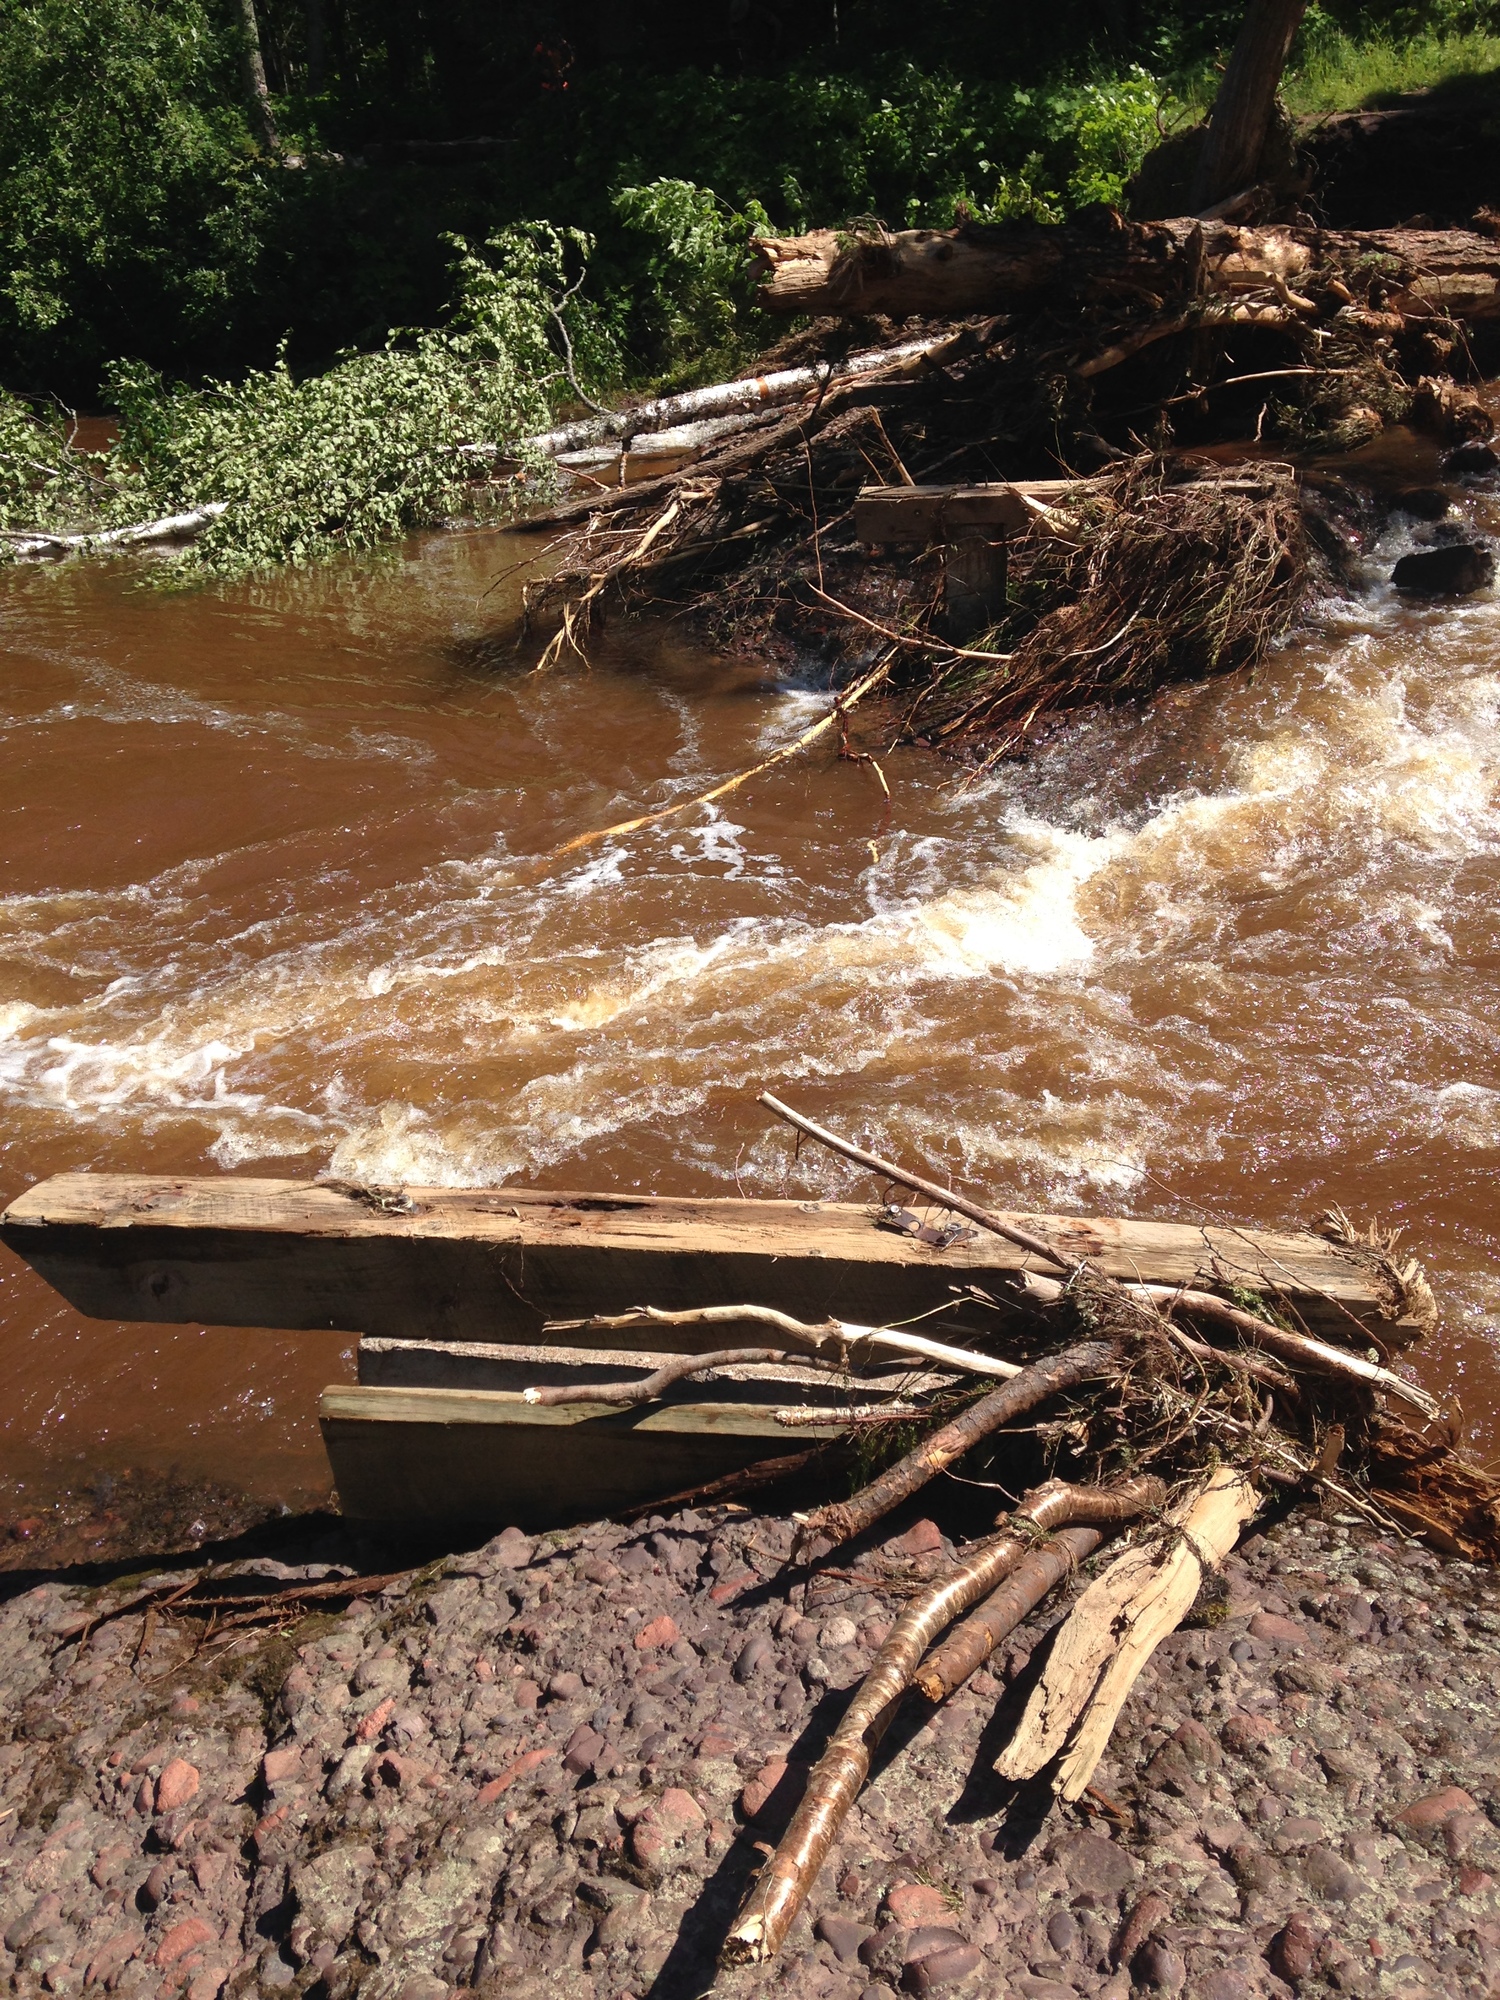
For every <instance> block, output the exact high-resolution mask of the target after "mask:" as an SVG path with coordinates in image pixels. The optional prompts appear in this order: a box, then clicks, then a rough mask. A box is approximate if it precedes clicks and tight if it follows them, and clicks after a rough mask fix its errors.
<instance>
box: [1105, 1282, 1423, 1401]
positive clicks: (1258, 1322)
mask: <svg viewBox="0 0 1500 2000" xmlns="http://www.w3.org/2000/svg"><path fill="white" fill-rule="evenodd" d="M1125 1289H1126V1290H1127V1291H1129V1292H1134V1293H1136V1294H1137V1295H1138V1296H1140V1297H1144V1298H1148V1299H1150V1300H1151V1302H1152V1304H1153V1305H1158V1306H1160V1307H1161V1308H1162V1310H1163V1311H1164V1312H1169V1311H1171V1310H1172V1309H1173V1308H1174V1307H1176V1308H1178V1309H1180V1310H1181V1311H1183V1312H1187V1313H1196V1314H1197V1315H1198V1317H1199V1318H1200V1319H1211V1320H1215V1321H1217V1322H1218V1323H1219V1324H1220V1325H1221V1326H1232V1327H1233V1328H1234V1329H1235V1331H1236V1332H1237V1333H1238V1334H1239V1335H1240V1336H1241V1338H1242V1339H1245V1340H1253V1341H1254V1342H1255V1343H1256V1345H1257V1346H1259V1347H1263V1348H1265V1349H1266V1351H1267V1352H1268V1353H1270V1354H1275V1355H1278V1356H1279V1357H1280V1359H1281V1360H1283V1361H1288V1362H1292V1363H1297V1362H1300V1363H1301V1364H1302V1366H1303V1367H1304V1368H1315V1369H1317V1370H1318V1372H1319V1373H1320V1374H1323V1375H1348V1376H1352V1377H1353V1378H1354V1379H1355V1380H1356V1381H1358V1382H1363V1383H1365V1384H1366V1385H1367V1386H1368V1387H1369V1388H1371V1389H1383V1390H1384V1391H1385V1393H1386V1394H1387V1395H1388V1396H1399V1397H1400V1399H1401V1400H1402V1402H1405V1403H1410V1404H1411V1405H1412V1407H1413V1409H1417V1410H1420V1411H1421V1412H1422V1414H1423V1415H1424V1416H1426V1417H1440V1416H1441V1415H1442V1414H1443V1410H1442V1405H1441V1404H1440V1403H1439V1402H1438V1400H1437V1398H1436V1397H1435V1396H1429V1395H1428V1393H1427V1391H1426V1390H1425V1389H1419V1388H1418V1387H1417V1385H1416V1383H1415V1382H1408V1381H1406V1380H1404V1379H1403V1378H1402V1377H1401V1376H1400V1375H1397V1374H1395V1373H1394V1372H1393V1371H1392V1370H1391V1369H1389V1368H1382V1367H1380V1366H1379V1364H1378V1363H1376V1362H1374V1361H1366V1359H1365V1358H1364V1356H1363V1355H1362V1354H1350V1353H1348V1352H1347V1351H1346V1350H1345V1349H1344V1348H1342V1347H1331V1346H1329V1344H1328V1342H1327V1341H1325V1340H1314V1339H1313V1337H1312V1335H1311V1334H1308V1333H1292V1332H1289V1331H1288V1329H1287V1328H1286V1327H1283V1326H1271V1325H1270V1324H1269V1323H1268V1322H1267V1321H1265V1320H1263V1319H1257V1318H1256V1317H1255V1315H1254V1313H1247V1312H1243V1311H1242V1310H1241V1309H1240V1307H1239V1306H1232V1305H1231V1304H1230V1303H1229V1301H1228V1300H1227V1299H1221V1298H1218V1297H1216V1296H1215V1294H1214V1293H1212V1292H1190V1291H1179V1290H1178V1289H1177V1288H1176V1287H1175V1286H1173V1285H1127V1286H1126V1287H1125Z"/></svg>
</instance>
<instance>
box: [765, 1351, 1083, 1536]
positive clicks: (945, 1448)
mask: <svg viewBox="0 0 1500 2000" xmlns="http://www.w3.org/2000/svg"><path fill="white" fill-rule="evenodd" d="M1119 1366H1120V1349H1119V1347H1118V1345H1117V1344H1116V1343H1115V1342H1114V1341H1111V1340H1086V1341H1080V1342H1079V1343H1078V1345H1077V1346H1074V1347H1065V1348H1063V1349H1062V1350H1061V1352H1060V1353H1057V1354H1049V1355H1046V1356H1044V1357H1043V1359H1042V1360H1040V1361H1034V1362H1033V1363H1032V1364H1031V1366H1030V1367H1029V1368H1025V1369H1022V1371H1021V1373H1020V1374H1019V1375H1017V1376H1015V1377H1014V1379H1013V1380H1011V1381H1009V1382H1007V1383H1006V1384H1005V1385H1004V1387H1003V1388H1000V1389H996V1390H995V1391H994V1392H993V1393H992V1394H991V1395H988V1396H983V1397H981V1398H980V1400H979V1401H978V1402H977V1403H971V1404H970V1406H969V1408H968V1409H967V1410H965V1411H964V1412H963V1414H962V1416H958V1417H955V1418H954V1419H953V1421H952V1423H950V1424H944V1425H943V1427H942V1429H941V1430H936V1431H934V1432H933V1433H932V1434H931V1436H930V1437H926V1438H924V1439H923V1440H922V1442H921V1443H920V1444H919V1445H918V1446H917V1448H916V1450H915V1451H910V1452H908V1453H907V1455H906V1457H905V1458H902V1459H898V1460H897V1461H896V1463H895V1464H894V1465H892V1466H889V1467H888V1468H887V1469H886V1471H884V1472H882V1473H881V1475H880V1477H879V1478H878V1479H874V1480H872V1481H871V1482H870V1484H869V1485H868V1486H865V1487H862V1488H861V1490H860V1491H859V1492H858V1493H856V1494H855V1495H854V1496H853V1498H852V1499H849V1500H836V1501H833V1502H832V1503H831V1504H830V1505H828V1506H826V1507H820V1508H818V1510H817V1511H816V1513H812V1514H809V1515H808V1516H807V1517H806V1519H805V1520H804V1521H803V1522H802V1523H801V1526H800V1528H799V1531H798V1536H797V1540H798V1543H799V1544H800V1545H801V1546H802V1547H806V1546H807V1545H808V1544H809V1543H810V1542H812V1541H814V1540H816V1539H817V1538H818V1537H820V1536H822V1537H824V1538H826V1539H827V1540H828V1541H829V1542H830V1543H832V1544H833V1545H835V1546H837V1544H838V1543H840V1542H847V1541H850V1540H852V1538H853V1537H854V1536H855V1535H860V1534H863V1533H864V1531H865V1529H866V1528H870V1527H873V1526H874V1524H875V1523H876V1522H877V1521H879V1520H880V1519H882V1518H883V1516H885V1515H886V1514H889V1513H890V1511H891V1509H892V1508H893V1507H899V1506H900V1504H901V1502H902V1501H903V1500H909V1499H910V1498H911V1496H912V1494H913V1493H918V1492H920V1491H921V1489H922V1488H923V1487H924V1486H925V1485H926V1484H927V1483H928V1481H929V1480H932V1479H936V1477H937V1476H938V1474H939V1473H940V1472H945V1471H946V1470H947V1469H948V1467H949V1466H950V1465H952V1464H954V1463H955V1462H956V1461H957V1460H958V1459H960V1458H962V1457H963V1455H964V1453H965V1452H966V1451H970V1450H972V1448H973V1447H974V1446H975V1445H976V1444H979V1443H980V1442H981V1441H982V1440H983V1439H984V1438H987V1437H988V1436H989V1435H990V1433H991V1432H992V1431H997V1430H999V1428H1000V1426H1001V1425H1002V1424H1007V1423H1009V1422H1010V1421H1011V1420H1012V1418H1014V1417H1020V1416H1024V1415H1025V1414H1026V1412H1027V1411H1028V1410H1034V1409H1035V1408H1036V1406H1037V1404H1038V1403H1043V1402H1045V1401H1046V1400H1047V1399H1048V1397H1050V1396H1056V1395H1058V1394H1060V1393H1061V1391H1063V1390H1064V1389H1071V1388H1073V1387H1075V1386H1076V1384H1078V1383H1079V1382H1089V1381H1093V1380H1094V1379H1096V1378H1097V1377H1099V1376H1102V1375H1114V1374H1117V1373H1118V1372H1119Z"/></svg>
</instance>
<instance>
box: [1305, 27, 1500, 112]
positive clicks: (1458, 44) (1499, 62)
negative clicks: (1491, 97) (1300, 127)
mask: <svg viewBox="0 0 1500 2000" xmlns="http://www.w3.org/2000/svg"><path fill="white" fill-rule="evenodd" d="M1418 11H1421V12H1422V13H1424V14H1425V15H1426V16H1427V19H1426V21H1425V22H1424V23H1422V24H1420V25H1418V24H1416V23H1411V24H1409V25H1405V26H1404V28H1403V26H1401V25H1398V24H1393V25H1392V26H1391V27H1388V28H1386V29H1385V30H1384V31H1383V32H1379V31H1376V32H1372V30H1371V26H1370V24H1368V23H1361V24H1360V27H1359V30H1358V31H1357V32H1353V33H1351V32H1350V29H1349V27H1347V26H1345V25H1344V24H1342V23H1341V22H1340V21H1339V20H1338V19H1336V18H1335V17H1334V16H1333V15H1331V14H1329V13H1327V12H1325V10H1324V9H1323V8H1321V7H1310V8H1309V9H1308V12H1307V19H1306V21H1305V23H1304V25H1303V30H1302V37H1301V41H1300V43H1299V46H1298V50H1297V54H1296V59H1295V62H1294V65H1293V67H1292V69H1291V71H1290V72H1289V74H1288V76H1287V81H1286V88H1285V90H1284V91H1283V96H1284V97H1285V99H1286V102H1287V105H1288V108H1289V109H1290V110H1292V111H1294V112H1303V113H1311V112H1326V111H1342V110H1345V109H1348V108H1350V107H1352V106H1355V105H1364V104H1379V103H1380V102H1382V101H1383V100H1386V99H1389V98H1393V97H1398V96H1400V95H1401V94H1402V93H1403V92H1405V91H1410V90H1429V89H1431V88H1432V87H1433V86H1434V85H1435V84H1450V85H1451V84H1453V83H1455V82H1457V81H1459V80H1460V79H1466V78H1475V77H1482V76H1485V75H1488V74H1492V73H1494V72H1496V71H1500V33H1497V32H1495V30H1496V29H1497V28H1500V19H1497V16H1500V8H1496V7H1476V6H1466V5H1456V4H1447V5H1438V6H1435V7H1431V8H1425V9H1421V10H1417V9H1405V10H1403V12H1405V13H1407V14H1414V13H1416V12H1418ZM1486 20H1487V22H1488V26H1486V25H1484V24H1485V22H1486Z"/></svg>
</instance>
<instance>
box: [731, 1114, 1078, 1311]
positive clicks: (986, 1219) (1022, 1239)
mask: <svg viewBox="0 0 1500 2000" xmlns="http://www.w3.org/2000/svg"><path fill="white" fill-rule="evenodd" d="M759 1101H760V1102H761V1103H762V1104H763V1105H764V1106H765V1107H766V1109H767V1111H774V1112H775V1114H776V1116H777V1117H778V1118H784V1119H785V1120H786V1122H787V1124H788V1125H794V1126H795V1127H796V1129H797V1130H798V1131H799V1132H805V1133H806V1134H807V1136H808V1138H809V1139H816V1140H817V1142H818V1144H819V1145H820V1146H827V1147H828V1148H829V1150H830V1151H831V1152H835V1153H841V1154H842V1155H843V1157H844V1158H845V1159H846V1160H852V1161H853V1162H854V1164H855V1166H857V1167H865V1168H867V1169H868V1170H869V1171H870V1172H871V1173H872V1174H879V1176H880V1178H881V1179H882V1180H887V1181H894V1182H895V1183H896V1185H897V1186H898V1187H905V1188H910V1189H911V1191H912V1193H913V1194H920V1195H925V1196H926V1197H927V1199H928V1200H929V1201H934V1202H936V1203H937V1204H938V1205H939V1207H941V1208H951V1209H952V1210H953V1212H954V1214H955V1215H966V1216H967V1217H968V1218H969V1220H970V1222H977V1223H978V1224H979V1226H980V1228H981V1229H989V1230H993V1232H994V1233H995V1235H996V1236H1003V1237H1004V1238H1005V1240H1006V1242H1007V1243H1014V1244H1015V1245H1016V1247H1017V1249H1020V1250H1029V1251H1030V1252H1031V1254H1032V1256H1033V1257H1045V1258H1046V1260H1047V1262H1048V1263H1049V1264H1055V1265H1056V1266H1057V1268H1058V1270H1059V1271H1069V1272H1071V1271H1072V1270H1073V1268H1074V1266H1073V1264H1072V1263H1071V1262H1070V1261H1069V1260H1068V1259H1067V1258H1066V1257H1065V1256H1064V1255H1063V1254H1062V1252H1061V1251H1060V1250H1054V1249H1053V1247H1052V1245H1051V1244H1050V1243H1048V1242H1047V1241H1046V1239H1045V1238H1044V1237H1041V1236H1034V1235H1033V1234H1032V1233H1031V1231H1030V1230H1029V1229H1023V1228H1022V1227H1021V1225H1020V1224H1019V1223H1018V1222H1010V1221H1007V1220H1006V1218H1005V1217H1004V1216H1000V1215H996V1214H994V1213H993V1212H992V1211H991V1210H990V1209H987V1208H981V1207H980V1206H979V1203H978V1202H977V1201H970V1200H969V1199H968V1197H967V1195H961V1194H955V1193H954V1192H953V1190H952V1189H951V1188H945V1187H939V1186H938V1184H937V1182H936V1181H927V1180H923V1179H922V1177H921V1175H920V1174H909V1173H908V1172H907V1171H906V1169H905V1167H896V1166H892V1164H891V1162H890V1161H889V1160H882V1159H881V1158H880V1156H879V1155H878V1154H877V1153H867V1152H866V1151H865V1150H864V1148H863V1147H862V1146H854V1145H851V1144H850V1142H849V1141H848V1140H847V1139H841V1138H840V1137H839V1135H838V1134H837V1132H830V1131H829V1130H828V1129H827V1127H826V1126H823V1125H815V1124H814V1123H813V1121H812V1120H811V1119H810V1118H804V1117H803V1115H802V1113H801V1112H800V1111H793V1109H792V1107H791V1106H790V1105H789V1104H783V1103H782V1101H781V1099H780V1098H779V1097H772V1095H771V1093H770V1092H769V1091H768V1090H763V1091H762V1092H761V1094H760V1099H759Z"/></svg>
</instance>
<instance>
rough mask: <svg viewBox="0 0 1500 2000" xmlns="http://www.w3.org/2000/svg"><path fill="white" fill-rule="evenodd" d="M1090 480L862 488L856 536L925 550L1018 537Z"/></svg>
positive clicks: (857, 498)
mask: <svg viewBox="0 0 1500 2000" xmlns="http://www.w3.org/2000/svg"><path fill="white" fill-rule="evenodd" d="M1088 485H1089V481H1087V480H1082V481H1080V480H1076V479H1032V480H1026V481H1020V482H1018V481H1015V480H996V481H994V482H993V483H991V484H988V485H984V486H862V487H861V488H860V490H859V492H858V494H857V495H856V496H855V501H854V532H855V534H856V535H858V537H859V539H860V540H861V541H862V542H875V543H894V544H896V545H900V546H907V547H912V548H925V547H927V546H928V545H929V544H930V543H933V542H947V541H953V540H955V539H957V538H958V537H960V536H963V535H969V534H973V533H974V532H975V531H976V530H980V529H984V530H989V531H992V532H993V533H995V534H997V535H1001V534H1007V535H1017V534H1020V533H1021V532H1022V531H1023V530H1024V529H1026V528H1029V527H1031V526H1032V525H1033V524H1034V522H1035V521H1036V519H1037V517H1038V515H1039V514H1041V513H1044V512H1045V510H1046V509H1047V508H1049V507H1054V506H1056V505H1057V503H1058V502H1059V501H1061V500H1065V499H1067V498H1069V497H1070V496H1071V495H1072V494H1074V493H1077V492H1081V491H1085V490H1086V489H1087V487H1088Z"/></svg>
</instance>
